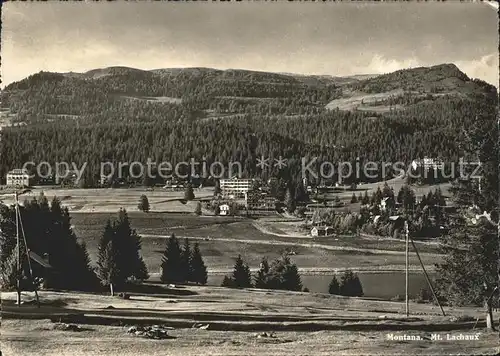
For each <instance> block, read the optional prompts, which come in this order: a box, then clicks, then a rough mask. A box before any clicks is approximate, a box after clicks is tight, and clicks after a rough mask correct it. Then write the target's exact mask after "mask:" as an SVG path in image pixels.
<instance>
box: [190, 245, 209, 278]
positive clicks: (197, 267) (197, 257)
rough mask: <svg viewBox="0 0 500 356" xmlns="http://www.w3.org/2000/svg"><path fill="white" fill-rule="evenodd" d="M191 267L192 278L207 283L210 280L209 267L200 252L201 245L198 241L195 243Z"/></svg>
mask: <svg viewBox="0 0 500 356" xmlns="http://www.w3.org/2000/svg"><path fill="white" fill-rule="evenodd" d="M191 269H192V273H193V274H192V276H193V277H192V280H193V282H195V283H197V284H202V285H205V284H207V280H208V273H207V267H206V266H205V262H203V257H202V256H201V252H200V245H199V244H198V243H195V244H194V247H193V253H192V255H191Z"/></svg>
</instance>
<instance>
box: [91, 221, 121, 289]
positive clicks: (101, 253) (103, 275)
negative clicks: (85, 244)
mask: <svg viewBox="0 0 500 356" xmlns="http://www.w3.org/2000/svg"><path fill="white" fill-rule="evenodd" d="M115 242H116V235H115V231H114V228H113V226H112V225H111V222H110V221H109V220H108V221H107V223H106V226H105V227H104V232H103V234H102V237H101V240H100V241H99V247H98V252H97V271H96V272H97V276H98V277H99V279H100V281H101V284H102V285H104V286H109V289H110V292H111V295H114V291H115V287H116V286H117V285H120V286H121V285H122V284H123V283H124V280H123V279H122V277H123V275H122V274H121V273H120V271H119V262H118V261H119V258H118V254H119V251H118V250H117V249H116V243H115Z"/></svg>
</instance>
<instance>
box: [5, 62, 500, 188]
mask: <svg viewBox="0 0 500 356" xmlns="http://www.w3.org/2000/svg"><path fill="white" fill-rule="evenodd" d="M352 98H357V99H356V100H357V101H355V102H354V104H352V102H351V103H350V106H349V108H350V109H349V110H341V109H339V107H340V106H337V107H335V106H334V107H332V104H331V103H332V102H333V103H338V102H342V101H343V100H351V99H352ZM1 100H2V104H1V105H2V109H3V110H2V112H1V114H2V115H4V114H5V113H7V114H8V115H9V117H10V118H11V120H12V121H13V123H14V124H15V125H16V126H15V127H4V128H3V131H2V140H1V147H0V153H1V162H0V163H1V165H0V175H1V176H2V177H4V176H5V174H6V172H7V171H8V170H9V169H12V168H14V167H19V166H21V165H22V164H23V163H24V162H25V161H35V162H40V161H42V160H43V161H49V162H55V161H63V160H64V161H68V162H75V163H78V164H79V165H81V164H83V162H85V161H87V162H89V163H88V164H89V168H90V170H89V169H88V170H87V171H88V174H87V176H86V177H85V184H86V185H89V186H93V185H96V184H97V181H98V173H99V171H98V169H99V162H102V161H107V160H113V161H124V162H125V161H126V162H131V161H140V162H145V161H146V160H147V158H151V159H152V160H153V161H157V162H159V161H169V162H172V163H173V164H175V163H176V162H179V161H183V160H186V159H189V158H191V157H193V158H195V159H201V158H202V157H205V158H206V160H207V162H208V163H210V162H212V161H215V160H217V161H221V162H223V163H224V164H226V163H227V162H229V161H239V162H241V163H242V165H243V166H244V172H245V175H247V176H260V175H262V174H263V172H262V171H261V170H260V169H258V168H256V163H257V158H260V157H261V156H262V155H263V156H266V157H279V156H283V157H285V158H288V159H289V160H290V159H291V161H289V165H288V168H287V169H288V170H292V171H293V173H290V172H288V171H283V172H281V174H285V175H287V176H288V177H289V178H290V177H291V176H297V174H298V173H299V172H298V169H299V168H300V159H301V157H315V156H318V157H320V159H319V160H318V162H321V161H323V160H329V161H332V160H333V161H338V160H348V161H354V160H355V159H356V158H358V157H359V158H360V159H361V161H367V160H371V161H376V162H381V161H386V162H396V161H404V162H410V161H411V160H413V159H415V158H418V157H423V156H430V157H440V158H443V159H446V160H457V159H458V157H459V156H460V154H461V151H460V145H459V144H460V141H461V138H462V132H463V131H464V129H465V130H467V128H469V127H472V126H473V125H474V123H475V120H476V117H491V118H494V116H495V106H496V102H497V93H496V89H495V88H494V87H493V86H491V85H488V84H487V83H485V82H482V81H480V80H471V79H469V78H468V77H467V76H466V75H465V74H464V73H462V72H460V70H459V69H458V68H457V67H455V66H454V65H440V66H435V67H430V68H415V69H408V70H402V71H397V72H394V73H390V74H386V75H380V76H374V77H368V78H365V77H350V78H336V77H328V76H302V75H291V74H275V73H264V72H253V71H244V70H226V71H222V70H215V69H208V68H187V69H158V70H152V71H144V70H139V69H133V68H125V67H110V68H105V69H96V70H92V71H89V72H86V73H47V72H40V73H37V74H34V75H32V76H30V77H28V78H26V79H24V80H21V81H19V82H16V83H12V84H10V85H9V86H7V87H6V88H5V89H4V90H3V92H2V95H1ZM367 102H369V104H367ZM329 103H330V105H328V104H329ZM273 173H276V174H277V173H278V172H276V171H275V172H267V174H273Z"/></svg>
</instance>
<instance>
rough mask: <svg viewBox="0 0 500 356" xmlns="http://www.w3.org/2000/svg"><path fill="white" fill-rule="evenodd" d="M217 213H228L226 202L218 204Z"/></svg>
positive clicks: (224, 214)
mask: <svg viewBox="0 0 500 356" xmlns="http://www.w3.org/2000/svg"><path fill="white" fill-rule="evenodd" d="M219 215H223V216H226V215H229V205H228V204H222V205H220V206H219Z"/></svg>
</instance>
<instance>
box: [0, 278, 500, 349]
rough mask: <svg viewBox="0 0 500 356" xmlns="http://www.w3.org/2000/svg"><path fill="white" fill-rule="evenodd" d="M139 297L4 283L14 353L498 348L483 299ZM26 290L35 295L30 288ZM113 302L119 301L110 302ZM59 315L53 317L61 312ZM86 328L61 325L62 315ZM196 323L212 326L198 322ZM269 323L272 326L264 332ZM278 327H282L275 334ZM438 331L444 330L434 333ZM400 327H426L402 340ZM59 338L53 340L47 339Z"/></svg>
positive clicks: (208, 292) (155, 290)
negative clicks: (10, 288)
mask: <svg viewBox="0 0 500 356" xmlns="http://www.w3.org/2000/svg"><path fill="white" fill-rule="evenodd" d="M149 289H150V291H149V292H148V293H135V294H134V293H132V296H131V299H130V300H123V299H120V298H117V297H109V296H103V295H94V294H77V293H62V292H50V291H46V292H42V293H41V298H42V301H43V303H44V305H43V306H42V308H41V309H37V308H36V306H35V305H34V304H33V303H28V304H25V305H22V306H21V307H20V308H19V307H17V306H15V305H13V302H14V299H15V295H14V294H13V293H3V295H2V299H3V311H2V312H3V322H2V350H3V351H4V353H5V355H9V356H10V355H21V354H22V355H56V354H58V355H96V354H101V355H180V354H183V355H200V354H203V355H248V354H258V355H285V354H288V355H289V354H293V355H331V354H337V353H338V354H385V355H397V354H401V353H403V352H404V353H406V354H410V355H413V354H419V355H430V354H455V353H459V352H460V353H467V354H469V353H480V354H495V353H497V352H498V351H500V350H499V348H498V335H497V334H496V333H486V332H485V331H484V325H483V324H484V323H483V322H481V321H479V322H477V323H476V320H477V317H479V316H482V313H481V309H480V308H455V309H448V308H447V309H446V313H447V316H446V317H443V316H441V315H440V313H439V309H438V308H437V307H436V306H432V305H424V304H414V303H411V304H410V308H411V309H410V310H411V312H412V315H411V318H409V319H406V318H405V316H404V303H397V302H385V301H378V300H367V299H360V298H345V297H335V296H329V295H324V294H313V293H297V292H279V291H267V290H231V289H224V288H219V287H187V288H183V289H179V288H176V289H166V288H163V287H159V286H155V285H150V286H149ZM25 299H28V297H27V296H25ZM110 306H112V308H111V307H110ZM51 319H52V320H51ZM59 321H62V322H68V323H75V324H77V325H78V326H79V330H80V331H79V332H72V331H60V330H55V328H56V327H55V326H56V323H57V322H59ZM196 323H201V324H203V325H208V327H207V328H206V329H198V328H193V325H194V324H196ZM153 324H158V325H164V326H167V327H170V328H173V329H172V330H170V331H169V332H168V333H169V335H170V336H171V338H169V339H165V340H149V339H143V338H141V337H139V336H135V335H133V334H128V333H127V329H128V327H129V326H131V325H153ZM263 332H267V334H262V333H263ZM272 332H274V334H271V333H272ZM433 333H437V334H439V335H441V337H442V338H443V340H440V341H432V340H431V339H430V338H431V335H432V334H433ZM460 333H462V334H465V333H467V334H471V333H472V334H477V335H478V340H475V341H449V340H446V338H447V334H449V335H452V336H453V335H455V336H456V335H459V334H460ZM391 334H392V335H399V336H402V335H406V336H419V337H420V338H421V340H418V341H417V340H412V341H396V340H391ZM47 341H49V342H47Z"/></svg>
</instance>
